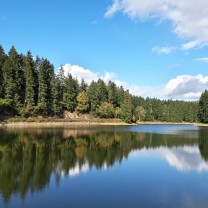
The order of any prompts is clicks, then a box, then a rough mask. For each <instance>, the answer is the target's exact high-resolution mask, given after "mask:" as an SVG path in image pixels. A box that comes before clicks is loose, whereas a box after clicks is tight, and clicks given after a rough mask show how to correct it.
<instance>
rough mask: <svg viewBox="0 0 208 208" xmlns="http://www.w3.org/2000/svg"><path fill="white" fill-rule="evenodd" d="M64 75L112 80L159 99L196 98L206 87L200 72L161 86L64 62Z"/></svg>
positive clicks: (135, 92) (144, 95)
mask: <svg viewBox="0 0 208 208" xmlns="http://www.w3.org/2000/svg"><path fill="white" fill-rule="evenodd" d="M63 69H64V71H65V72H64V73H65V76H67V75H68V74H69V73H71V74H72V76H73V77H74V78H77V79H78V81H79V82H80V81H81V79H84V80H85V81H86V82H87V83H88V84H90V83H91V82H92V81H93V80H94V81H97V80H98V79H99V78H101V79H103V80H104V81H105V82H108V81H109V80H111V81H114V82H115V83H116V85H117V86H123V87H124V89H125V90H129V92H130V93H131V94H133V95H137V96H142V97H152V98H153V97H156V98H160V99H169V98H172V99H180V100H197V99H199V97H200V96H201V93H202V92H203V91H204V90H205V89H208V76H203V75H201V74H199V75H196V76H191V75H180V76H177V77H175V78H173V79H171V80H169V81H168V82H167V83H166V84H163V85H161V86H154V87H153V86H140V85H131V84H130V83H126V82H123V81H121V80H118V79H117V75H116V73H112V72H105V73H104V75H103V76H101V75H100V74H99V73H97V72H93V71H91V70H90V69H85V68H83V67H81V66H77V65H70V64H66V65H64V66H63Z"/></svg>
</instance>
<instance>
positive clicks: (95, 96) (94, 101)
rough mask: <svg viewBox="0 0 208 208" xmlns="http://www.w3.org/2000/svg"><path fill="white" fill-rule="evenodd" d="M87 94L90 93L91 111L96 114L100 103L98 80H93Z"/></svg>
mask: <svg viewBox="0 0 208 208" xmlns="http://www.w3.org/2000/svg"><path fill="white" fill-rule="evenodd" d="M87 95H88V97H89V101H90V112H91V113H92V114H95V113H96V109H97V107H98V105H99V103H100V101H99V92H98V85H97V82H95V81H92V82H91V84H90V86H89V88H88V90H87Z"/></svg>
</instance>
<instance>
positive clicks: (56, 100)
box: [50, 74, 60, 115]
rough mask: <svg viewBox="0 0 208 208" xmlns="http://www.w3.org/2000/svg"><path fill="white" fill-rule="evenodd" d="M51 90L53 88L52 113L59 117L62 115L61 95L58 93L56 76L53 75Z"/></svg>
mask: <svg viewBox="0 0 208 208" xmlns="http://www.w3.org/2000/svg"><path fill="white" fill-rule="evenodd" d="M50 88H51V95H50V96H51V100H52V107H51V113H52V114H53V115H58V114H59V113H60V107H59V93H58V83H57V80H56V78H55V74H52V79H51V83H50Z"/></svg>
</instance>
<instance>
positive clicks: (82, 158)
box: [0, 129, 208, 203]
mask: <svg viewBox="0 0 208 208" xmlns="http://www.w3.org/2000/svg"><path fill="white" fill-rule="evenodd" d="M199 135H200V136H199V140H197V139H196V138H192V137H189V136H188V137H187V136H184V135H183V137H181V138H178V135H167V134H152V133H138V132H129V131H123V132H120V131H96V130H91V131H88V130H65V129H63V130H61V129H60V130H41V129H38V130H36V129H33V130H24V131H23V130H0V193H1V194H2V197H3V199H4V201H5V203H7V202H8V201H9V199H10V197H11V195H12V194H13V193H17V194H20V195H21V197H22V198H24V197H25V196H26V193H27V192H29V191H30V192H32V193H33V192H38V191H41V190H43V189H44V188H45V187H46V186H47V185H48V184H49V182H50V177H51V174H54V175H55V176H56V181H57V183H59V179H60V177H61V175H67V176H74V175H76V174H79V173H80V172H86V171H88V170H90V169H91V168H92V167H95V168H97V169H101V168H109V167H111V166H113V165H114V163H115V162H120V163H121V162H122V160H123V159H124V158H127V157H128V155H129V153H130V152H131V151H133V150H140V149H143V148H145V149H155V148H161V147H162V148H176V147H183V146H186V147H187V146H193V145H194V146H196V145H198V142H199V149H200V151H201V154H202V157H203V158H204V159H206V160H207V159H208V139H207V136H206V135H207V134H206V131H205V130H204V129H201V131H200V134H199Z"/></svg>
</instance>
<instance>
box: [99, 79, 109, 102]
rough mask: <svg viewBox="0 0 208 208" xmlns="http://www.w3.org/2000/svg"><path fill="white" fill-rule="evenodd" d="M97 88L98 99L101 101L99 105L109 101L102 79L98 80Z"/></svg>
mask: <svg viewBox="0 0 208 208" xmlns="http://www.w3.org/2000/svg"><path fill="white" fill-rule="evenodd" d="M97 87H98V96H99V97H98V99H99V105H100V104H101V103H104V102H107V101H108V92H107V89H106V85H105V82H104V81H103V80H102V79H98V81H97Z"/></svg>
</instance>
